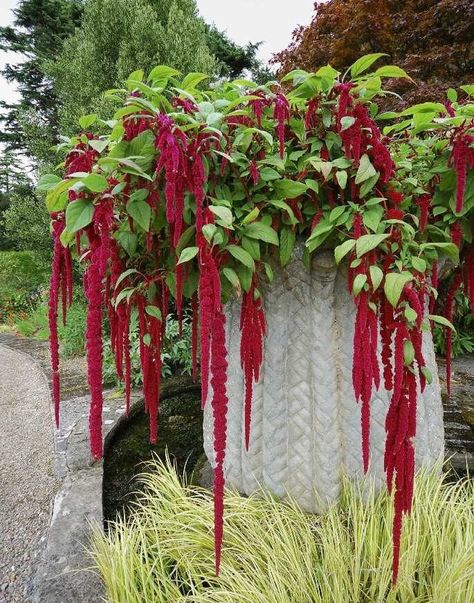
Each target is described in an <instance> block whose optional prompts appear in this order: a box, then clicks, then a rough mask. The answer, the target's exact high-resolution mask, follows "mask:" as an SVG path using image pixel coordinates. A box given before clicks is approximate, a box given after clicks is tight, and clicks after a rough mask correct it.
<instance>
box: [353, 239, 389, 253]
mask: <svg viewBox="0 0 474 603" xmlns="http://www.w3.org/2000/svg"><path fill="white" fill-rule="evenodd" d="M389 236H390V235H389V234H369V235H363V236H361V237H359V238H358V239H357V243H356V255H357V257H358V258H360V257H362V256H363V255H364V254H366V253H368V252H369V251H372V249H375V248H376V247H378V246H379V245H380V243H381V242H382V241H385V239H388V237H389Z"/></svg>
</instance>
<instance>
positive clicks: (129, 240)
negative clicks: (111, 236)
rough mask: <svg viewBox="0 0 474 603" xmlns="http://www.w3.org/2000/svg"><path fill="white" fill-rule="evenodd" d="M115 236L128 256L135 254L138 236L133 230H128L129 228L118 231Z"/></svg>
mask: <svg viewBox="0 0 474 603" xmlns="http://www.w3.org/2000/svg"><path fill="white" fill-rule="evenodd" d="M115 237H116V239H117V241H118V242H119V243H120V245H121V246H122V247H123V249H125V251H126V252H127V253H128V255H129V256H133V255H135V252H136V251H137V245H138V237H137V235H136V234H135V233H134V232H130V231H129V230H123V231H119V232H118V233H117V234H116V235H115Z"/></svg>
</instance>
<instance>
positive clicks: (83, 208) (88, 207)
mask: <svg viewBox="0 0 474 603" xmlns="http://www.w3.org/2000/svg"><path fill="white" fill-rule="evenodd" d="M93 215H94V205H93V204H92V202H91V201H87V200H86V199H77V200H76V201H72V202H71V203H69V204H68V206H67V209H66V225H67V229H68V231H69V232H70V233H74V232H77V231H78V230H81V228H85V227H86V226H88V225H89V224H90V223H91V222H92V216H93Z"/></svg>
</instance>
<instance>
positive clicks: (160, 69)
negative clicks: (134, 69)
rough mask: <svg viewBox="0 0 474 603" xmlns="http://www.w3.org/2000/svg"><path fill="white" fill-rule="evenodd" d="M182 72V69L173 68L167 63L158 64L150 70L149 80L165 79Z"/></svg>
mask: <svg viewBox="0 0 474 603" xmlns="http://www.w3.org/2000/svg"><path fill="white" fill-rule="evenodd" d="M180 73H181V72H180V71H178V70H177V69H173V67H168V66H167V65H158V66H157V67H155V68H154V69H152V70H151V71H150V74H149V76H148V81H149V82H153V81H155V80H165V79H169V78H170V77H174V76H176V75H179V74H180Z"/></svg>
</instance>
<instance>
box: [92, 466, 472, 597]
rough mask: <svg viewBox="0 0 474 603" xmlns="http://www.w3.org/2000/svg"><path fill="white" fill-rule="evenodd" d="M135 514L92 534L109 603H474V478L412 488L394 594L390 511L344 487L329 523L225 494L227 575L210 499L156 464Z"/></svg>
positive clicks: (385, 501)
mask: <svg viewBox="0 0 474 603" xmlns="http://www.w3.org/2000/svg"><path fill="white" fill-rule="evenodd" d="M150 470H151V472H150V473H149V474H147V475H144V476H143V477H142V479H143V481H144V482H145V485H146V488H147V491H146V494H145V495H143V498H142V499H141V501H140V502H139V503H138V505H137V507H136V509H135V513H134V515H133V517H132V519H131V520H130V521H129V522H128V523H127V522H125V521H124V520H119V521H118V522H116V523H114V524H111V525H110V529H109V532H108V535H104V534H103V533H102V532H101V531H99V530H97V531H96V533H95V537H94V539H93V555H94V557H95V560H96V563H97V567H98V570H99V572H100V574H101V576H102V578H103V580H104V584H105V587H106V591H107V600H108V601H110V602H111V603H112V602H113V603H158V602H162V603H177V602H180V603H184V602H189V603H191V602H192V603H205V602H206V603H211V602H214V603H395V602H398V603H402V602H406V603H408V602H410V603H428V602H437V603H448V602H449V603H466V602H467V601H474V532H473V529H472V526H473V525H474V523H473V522H474V482H473V481H468V480H466V481H462V482H458V483H457V484H454V485H452V484H447V483H445V482H444V481H443V478H442V477H440V476H439V475H437V474H427V473H421V474H420V475H418V477H417V481H416V496H415V502H414V510H413V515H412V517H411V518H410V519H409V520H407V523H408V522H409V523H410V526H409V529H407V530H405V531H404V535H403V543H402V556H401V567H400V576H399V579H398V583H397V586H396V587H395V588H394V589H393V590H391V563H392V555H391V547H392V537H391V524H392V504H391V501H390V497H389V496H388V495H387V493H386V492H385V491H384V492H382V493H381V494H375V493H374V490H373V488H372V489H371V490H370V492H369V494H368V495H362V491H361V488H360V487H358V486H357V485H354V484H350V483H346V484H345V486H344V489H343V492H342V496H341V500H340V502H339V503H338V504H336V505H333V506H331V507H330V509H329V510H328V512H327V513H326V514H324V515H322V516H319V517H318V516H315V515H309V514H305V513H302V512H301V511H299V510H298V509H297V508H296V507H295V506H290V505H285V504H282V503H279V502H278V501H276V500H273V499H272V498H271V497H270V496H264V497H263V498H260V499H259V498H257V497H255V496H252V497H250V498H244V497H241V496H240V495H238V494H236V493H232V492H228V493H227V494H226V514H225V531H224V548H223V558H222V566H221V573H220V576H219V577H218V578H217V577H216V575H215V570H214V540H213V503H212V497H211V493H210V492H208V491H205V490H201V489H198V488H195V487H190V486H183V485H182V484H181V482H180V480H179V478H178V476H177V475H176V472H175V471H174V470H173V469H172V468H171V467H170V466H169V464H168V465H164V464H162V463H161V462H155V463H153V464H152V465H151V466H150Z"/></svg>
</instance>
